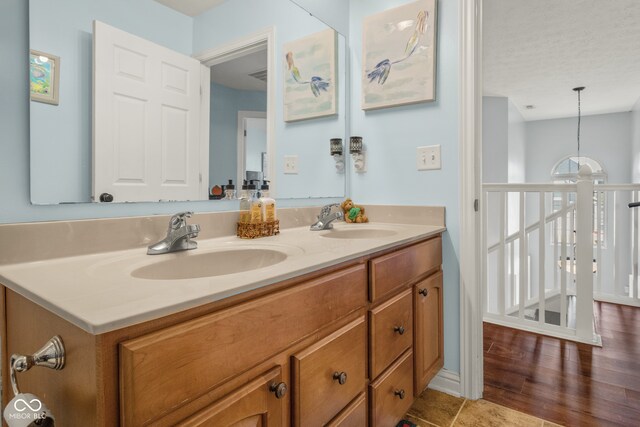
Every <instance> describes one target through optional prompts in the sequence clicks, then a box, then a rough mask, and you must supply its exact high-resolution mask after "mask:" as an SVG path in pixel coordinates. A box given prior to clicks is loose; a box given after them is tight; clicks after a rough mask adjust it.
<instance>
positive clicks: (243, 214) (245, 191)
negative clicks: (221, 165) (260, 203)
mask: <svg viewBox="0 0 640 427" xmlns="http://www.w3.org/2000/svg"><path fill="white" fill-rule="evenodd" d="M250 209H251V202H250V201H249V185H248V184H247V180H246V179H245V180H244V182H243V184H242V190H241V191H240V221H239V222H240V223H241V224H248V223H249V222H250V221H251V211H250Z"/></svg>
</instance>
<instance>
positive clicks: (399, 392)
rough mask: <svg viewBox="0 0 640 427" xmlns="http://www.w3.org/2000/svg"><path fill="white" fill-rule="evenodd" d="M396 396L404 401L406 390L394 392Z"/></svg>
mask: <svg viewBox="0 0 640 427" xmlns="http://www.w3.org/2000/svg"><path fill="white" fill-rule="evenodd" d="M393 394H394V395H396V396H398V397H399V398H400V399H404V390H402V389H400V390H396V391H394V392H393Z"/></svg>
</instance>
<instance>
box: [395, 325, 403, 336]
mask: <svg viewBox="0 0 640 427" xmlns="http://www.w3.org/2000/svg"><path fill="white" fill-rule="evenodd" d="M393 331H394V332H397V333H399V334H400V335H404V326H396V327H395V328H393Z"/></svg>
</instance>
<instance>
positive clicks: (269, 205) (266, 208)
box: [260, 180, 276, 222]
mask: <svg viewBox="0 0 640 427" xmlns="http://www.w3.org/2000/svg"><path fill="white" fill-rule="evenodd" d="M260 193H261V195H262V196H261V197H260V201H261V202H262V218H263V220H264V221H266V222H273V221H275V220H276V201H275V200H274V199H272V198H271V197H269V181H267V180H265V181H264V183H263V184H262V187H260Z"/></svg>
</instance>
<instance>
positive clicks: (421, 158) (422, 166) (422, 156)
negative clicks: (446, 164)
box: [416, 145, 442, 171]
mask: <svg viewBox="0 0 640 427" xmlns="http://www.w3.org/2000/svg"><path fill="white" fill-rule="evenodd" d="M416 166H417V167H418V170H419V171H426V170H434V169H442V163H441V161H440V146H439V145H430V146H428V147H418V148H417V149H416Z"/></svg>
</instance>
